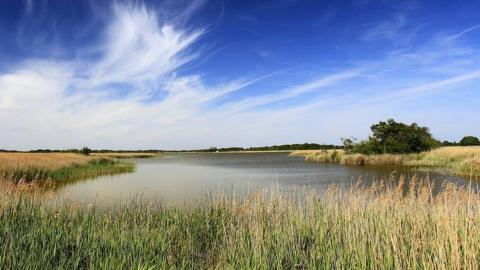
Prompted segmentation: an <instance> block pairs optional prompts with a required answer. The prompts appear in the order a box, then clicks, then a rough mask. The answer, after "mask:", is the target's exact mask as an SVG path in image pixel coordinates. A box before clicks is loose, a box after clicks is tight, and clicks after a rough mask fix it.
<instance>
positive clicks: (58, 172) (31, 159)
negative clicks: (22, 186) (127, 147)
mask: <svg viewBox="0 0 480 270" xmlns="http://www.w3.org/2000/svg"><path fill="white" fill-rule="evenodd" d="M0 161H1V162H2V163H0V164H1V165H0V176H2V178H4V179H6V180H8V181H12V182H14V183H18V182H26V183H28V182H32V181H39V182H43V181H49V180H51V181H69V180H79V179H85V178H92V177H97V176H100V175H108V174H117V173H126V172H132V171H133V170H134V165H133V164H130V163H124V162H119V161H115V160H112V159H106V158H98V157H90V156H85V155H79V154H73V153H41V154H37V153H35V154H31V153H1V154H0Z"/></svg>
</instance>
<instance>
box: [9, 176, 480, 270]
mask: <svg viewBox="0 0 480 270" xmlns="http://www.w3.org/2000/svg"><path fill="white" fill-rule="evenodd" d="M404 180H405V179H392V180H388V181H383V182H379V183H377V184H376V185H373V186H371V187H369V188H365V187H362V186H361V184H359V185H357V186H354V187H352V188H350V189H349V190H341V189H337V188H335V187H332V188H331V189H330V190H329V191H328V192H327V193H326V194H325V195H324V196H317V195H316V194H313V193H305V194H303V195H302V196H293V195H292V194H288V193H282V192H280V191H277V192H274V191H271V190H270V191H269V192H265V191H262V190H259V191H257V192H253V193H251V194H250V195H249V196H242V197H240V196H238V197H236V196H225V195H222V194H216V195H214V196H212V197H205V199H203V200H200V201H198V202H195V203H191V204H187V205H185V206H183V207H178V206H171V205H165V204H161V203H154V202H147V201H141V200H136V201H131V202H129V203H124V204H119V205H118V206H117V207H116V208H114V209H110V210H109V211H99V210H98V209H97V208H96V207H95V206H92V207H88V208H78V207H75V206H72V205H64V206H56V207H53V206H49V205H46V204H44V203H42V202H41V201H38V200H36V199H35V196H31V195H29V196H24V195H22V194H24V193H19V192H15V190H12V189H10V190H2V194H1V200H0V201H1V207H0V239H2V241H1V245H2V249H1V250H2V252H0V264H1V265H2V266H3V267H5V268H9V269H38V268H42V269H107V268H108V269H112V268H113V269H133V268H134V269H171V268H175V269H207V268H208V269H307V268H308V269H332V268H336V269H352V268H357V269H358V268H360V269H380V268H381V269H415V268H422V269H425V268H427V269H478V268H479V267H480V238H479V237H480V231H479V230H480V211H479V210H480V209H479V207H480V195H479V194H478V193H476V192H473V191H472V190H471V189H468V188H466V189H465V188H460V187H458V186H454V185H451V184H446V186H445V189H444V191H443V192H442V193H440V194H437V195H434V194H433V193H432V188H431V184H430V183H429V182H424V181H419V180H417V179H410V181H409V184H408V185H406V184H405V183H406V182H405V181H404Z"/></svg>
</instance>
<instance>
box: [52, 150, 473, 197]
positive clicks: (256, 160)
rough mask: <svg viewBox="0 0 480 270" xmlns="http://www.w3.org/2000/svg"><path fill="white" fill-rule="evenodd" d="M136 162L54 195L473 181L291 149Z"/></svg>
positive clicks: (149, 194) (171, 193)
mask: <svg viewBox="0 0 480 270" xmlns="http://www.w3.org/2000/svg"><path fill="white" fill-rule="evenodd" d="M130 161H131V162H134V163H135V164H136V171H135V172H134V173H130V174H120V175H114V176H103V177H98V178H95V179H91V180H84V181H77V182H74V183H71V184H67V185H64V186H62V187H60V188H59V189H58V190H57V191H56V192H55V193H54V194H53V199H54V200H55V201H56V202H70V203H78V204H93V203H94V204H97V205H100V206H102V205H105V206H107V205H112V204H115V203H118V202H120V201H125V200H126V199H132V198H141V199H145V200H154V201H164V202H181V201H185V200H189V199H195V198H198V197H201V196H205V194H207V193H209V192H210V193H213V192H218V191H222V192H225V193H227V194H228V193H231V192H232V191H235V193H239V194H244V193H245V192H250V191H254V190H257V189H262V190H269V189H277V190H280V191H285V192H297V191H304V190H315V191H316V192H319V193H321V192H322V191H325V189H326V188H327V187H329V186H331V185H332V184H336V185H339V186H343V187H346V186H349V185H350V184H351V183H353V182H356V181H357V180H358V179H362V180H363V182H364V183H366V184H369V183H371V182H372V181H378V180H379V179H382V178H389V177H390V176H392V175H393V176H395V177H397V178H398V176H399V175H402V174H403V175H405V176H406V177H407V178H410V177H411V176H414V175H416V176H418V177H429V178H430V179H434V180H435V182H436V184H437V186H440V184H441V183H443V182H444V181H450V182H454V183H456V184H459V185H463V184H466V183H467V180H466V179H464V178H461V177H455V176H451V175H441V174H438V173H435V172H428V171H424V170H421V171H418V170H408V169H405V168H398V167H397V168H396V167H388V166H387V167H386V166H383V167H382V166H379V167H359V166H343V165H340V164H335V163H315V162H305V161H304V158H303V157H293V156H289V155H288V153H172V154H164V155H162V156H161V157H159V158H151V159H132V160H130Z"/></svg>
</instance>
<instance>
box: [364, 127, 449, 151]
mask: <svg viewBox="0 0 480 270" xmlns="http://www.w3.org/2000/svg"><path fill="white" fill-rule="evenodd" d="M370 129H371V131H372V135H371V136H370V137H369V139H368V140H367V141H362V142H360V143H359V144H357V145H356V147H355V151H356V152H359V153H364V154H380V153H393V154H403V153H418V152H422V151H428V150H431V149H432V148H433V147H435V146H437V145H439V144H440V143H439V142H438V141H436V140H435V139H434V138H433V137H432V134H430V131H429V129H428V128H427V127H421V126H418V125H417V124H416V123H413V124H411V125H407V124H404V123H400V122H396V121H395V120H393V119H388V120H387V121H385V122H384V121H380V122H378V123H377V124H374V125H372V126H371V127H370Z"/></svg>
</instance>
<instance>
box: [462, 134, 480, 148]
mask: <svg viewBox="0 0 480 270" xmlns="http://www.w3.org/2000/svg"><path fill="white" fill-rule="evenodd" d="M460 145H461V146H468V145H480V140H479V139H478V138H477V137H474V136H465V137H463V139H462V140H461V141H460Z"/></svg>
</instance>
